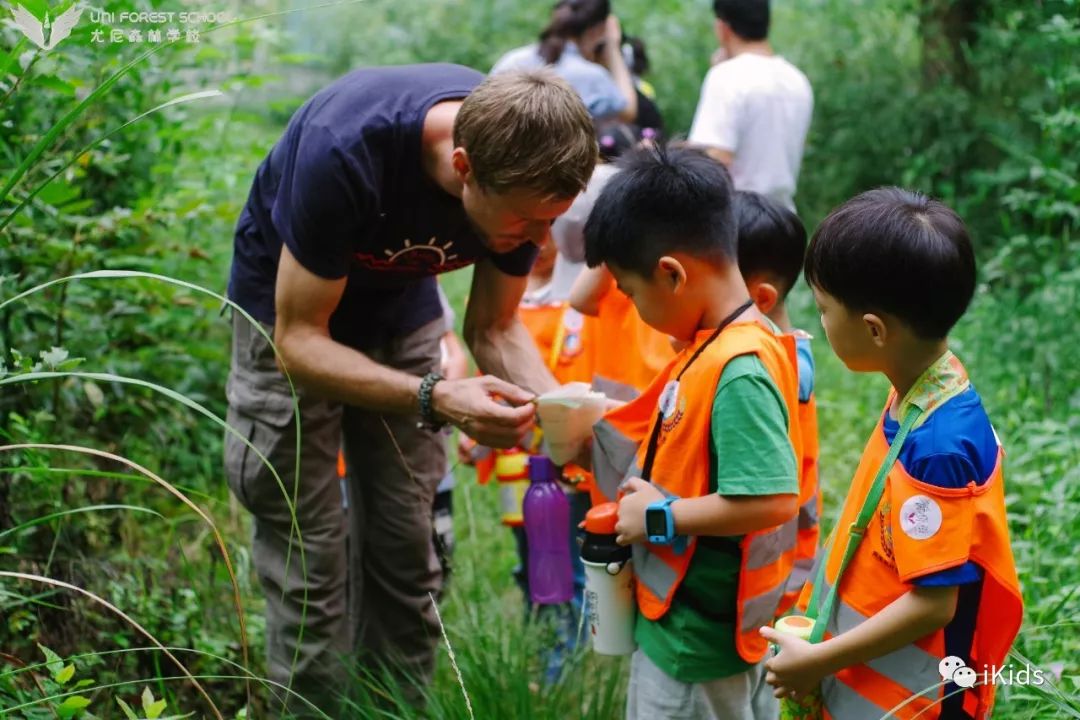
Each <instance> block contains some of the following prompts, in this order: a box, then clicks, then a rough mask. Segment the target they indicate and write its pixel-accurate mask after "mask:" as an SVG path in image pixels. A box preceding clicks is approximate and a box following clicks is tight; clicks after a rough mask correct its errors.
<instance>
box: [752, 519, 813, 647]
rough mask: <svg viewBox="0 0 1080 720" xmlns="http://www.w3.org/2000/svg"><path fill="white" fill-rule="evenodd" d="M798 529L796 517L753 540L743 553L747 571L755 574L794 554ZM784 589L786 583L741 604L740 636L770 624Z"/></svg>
mask: <svg viewBox="0 0 1080 720" xmlns="http://www.w3.org/2000/svg"><path fill="white" fill-rule="evenodd" d="M798 526H799V520H798V517H797V516H796V517H793V518H791V519H790V520H788V521H787V522H786V523H784V524H783V525H781V526H779V527H776V528H773V529H772V530H771V531H769V532H767V533H764V534H761V535H755V536H753V537H752V538H751V539H750V544H749V546H748V547H747V548H746V549H745V550H744V551H743V552H744V553H745V556H744V557H743V562H745V563H746V569H747V570H758V569H760V568H764V567H768V566H769V565H772V564H773V563H775V562H777V561H779V560H780V557H781V556H782V555H783V554H784V553H787V552H792V551H794V550H795V544H796V542H797V540H798V538H799V531H798ZM786 589H787V582H786V581H784V580H782V581H780V582H779V583H777V584H776V586H775V587H772V588H769V589H768V590H767V591H765V592H763V593H761V594H760V595H755V596H753V597H749V598H746V599H745V600H743V604H742V622H741V623H740V624H739V632H743V633H748V632H756V631H757V629H758V628H759V627H761V626H762V625H768V624H769V623H771V622H772V620H773V618H774V617H775V616H776V608H777V607H779V605H780V599H781V598H783V596H784V591H785V590H786Z"/></svg>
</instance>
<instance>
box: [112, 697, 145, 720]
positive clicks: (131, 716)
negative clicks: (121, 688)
mask: <svg viewBox="0 0 1080 720" xmlns="http://www.w3.org/2000/svg"><path fill="white" fill-rule="evenodd" d="M116 702H117V704H118V705H119V706H120V709H121V710H123V711H124V717H126V718H127V719H128V720H139V716H138V715H136V714H135V711H134V710H132V709H131V708H130V707H129V706H128V704H127V703H126V702H124V701H123V700H121V699H120V698H116Z"/></svg>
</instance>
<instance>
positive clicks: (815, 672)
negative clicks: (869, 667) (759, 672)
mask: <svg viewBox="0 0 1080 720" xmlns="http://www.w3.org/2000/svg"><path fill="white" fill-rule="evenodd" d="M760 632H761V635H762V637H764V638H765V639H766V640H768V641H769V642H771V643H775V644H776V645H777V646H778V647H779V648H780V652H779V653H778V654H777V655H775V656H774V657H772V658H769V659H768V660H767V661H765V669H766V670H768V673H767V674H766V675H765V682H767V683H769V684H770V685H772V686H773V687H775V688H776V691H775V692H774V693H773V695H775V696H776V697H778V698H782V697H794V698H801V697H803V696H804V695H807V694H808V693H811V692H813V691H814V689H815V688H817V687H818V685H819V684H820V683H821V679H822V678H823V677H825V675H827V674H828V671H827V669H826V668H824V667H823V663H822V662H821V659H820V658H819V657H818V648H820V647H821V646H820V645H813V644H811V643H808V642H807V641H805V640H803V639H801V638H797V637H793V636H791V635H785V634H784V633H780V632H777V631H776V630H775V629H774V628H771V627H763V628H761V631H760Z"/></svg>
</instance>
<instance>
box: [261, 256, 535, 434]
mask: <svg viewBox="0 0 1080 720" xmlns="http://www.w3.org/2000/svg"><path fill="white" fill-rule="evenodd" d="M345 283H346V280H345V279H344V278H343V279H340V280H327V279H324V278H320V277H319V276H317V275H315V274H313V273H312V272H310V271H308V270H307V269H305V268H304V267H303V266H302V265H301V264H300V263H299V262H298V261H297V260H296V258H295V257H293V255H292V253H291V252H289V249H288V248H287V247H284V246H283V247H282V249H281V259H280V262H279V265H278V275H277V285H276V287H275V290H274V304H275V307H276V311H277V322H276V324H275V327H274V342H275V344H276V345H277V347H278V351H279V352H280V353H281V357H282V360H283V361H284V365H285V367H286V368H288V371H289V374H290V375H291V376H292V378H293V380H294V382H296V383H297V384H299V385H303V386H304V387H307V388H311V389H312V390H314V391H315V392H317V393H318V394H320V395H323V396H325V397H332V398H334V399H336V400H340V401H341V402H343V403H345V404H348V405H355V406H358V407H363V408H368V409H371V410H377V411H380V412H391V413H398V414H403V415H408V414H415V413H418V412H419V410H420V404H419V399H418V396H419V390H420V378H418V377H415V376H413V375H410V374H408V373H404V372H401V371H398V370H394V369H392V368H389V367H387V366H385V365H380V364H379V363H377V362H375V361H373V360H372V359H371V358H369V357H368V356H366V355H364V354H363V353H361V352H359V351H358V350H354V349H352V348H350V347H347V346H345V345H342V344H341V343H339V342H337V341H335V340H333V339H332V338H331V337H330V316H331V315H332V314H333V312H334V310H335V309H336V308H337V306H338V303H339V302H340V301H341V296H342V294H343V293H344V291H345ZM355 321H356V322H363V321H364V320H363V318H356V319H355ZM491 393H498V394H499V395H500V396H501V397H503V398H505V399H507V400H508V401H509V402H511V403H514V404H520V403H527V402H528V400H529V395H528V393H525V392H524V391H522V390H521V389H520V388H516V387H514V386H513V385H510V384H508V383H505V382H502V381H500V380H497V379H496V378H467V379H464V380H445V381H443V382H440V383H438V384H437V385H436V386H435V390H434V393H433V402H434V408H435V413H436V415H438V416H439V417H441V418H442V419H444V420H446V421H448V422H451V423H453V424H454V425H457V426H458V427H460V428H462V429H463V430H466V431H467V432H468V433H469V434H470V435H472V436H473V437H476V438H477V439H478V440H481V441H483V442H484V444H485V445H490V446H492V447H512V446H513V445H514V444H516V442H517V441H518V439H519V438H520V437H521V436H522V435H523V434H524V433H525V431H526V430H527V429H528V427H529V425H530V423H531V422H532V416H533V407H532V406H531V405H528V404H526V405H524V406H523V407H517V408H513V407H507V406H505V405H500V404H498V403H496V402H494V401H493V400H492V399H491V395H490V394H491Z"/></svg>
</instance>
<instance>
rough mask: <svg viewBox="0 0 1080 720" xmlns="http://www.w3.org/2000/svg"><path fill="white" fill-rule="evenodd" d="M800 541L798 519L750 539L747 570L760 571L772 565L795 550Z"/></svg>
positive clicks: (794, 518)
mask: <svg viewBox="0 0 1080 720" xmlns="http://www.w3.org/2000/svg"><path fill="white" fill-rule="evenodd" d="M798 539H799V533H798V517H793V518H791V519H790V520H788V521H787V522H786V523H784V524H783V525H780V526H777V527H775V528H773V529H772V530H770V531H769V532H767V533H762V534H760V535H754V536H753V537H752V538H751V539H750V546H749V547H748V548H746V550H745V551H744V552H745V553H746V569H747V570H758V569H760V568H763V567H768V566H769V565H772V564H773V563H774V562H776V561H777V560H779V559H780V556H781V555H783V554H784V553H786V552H788V551H790V550H794V549H795V543H796V542H797V541H798Z"/></svg>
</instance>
